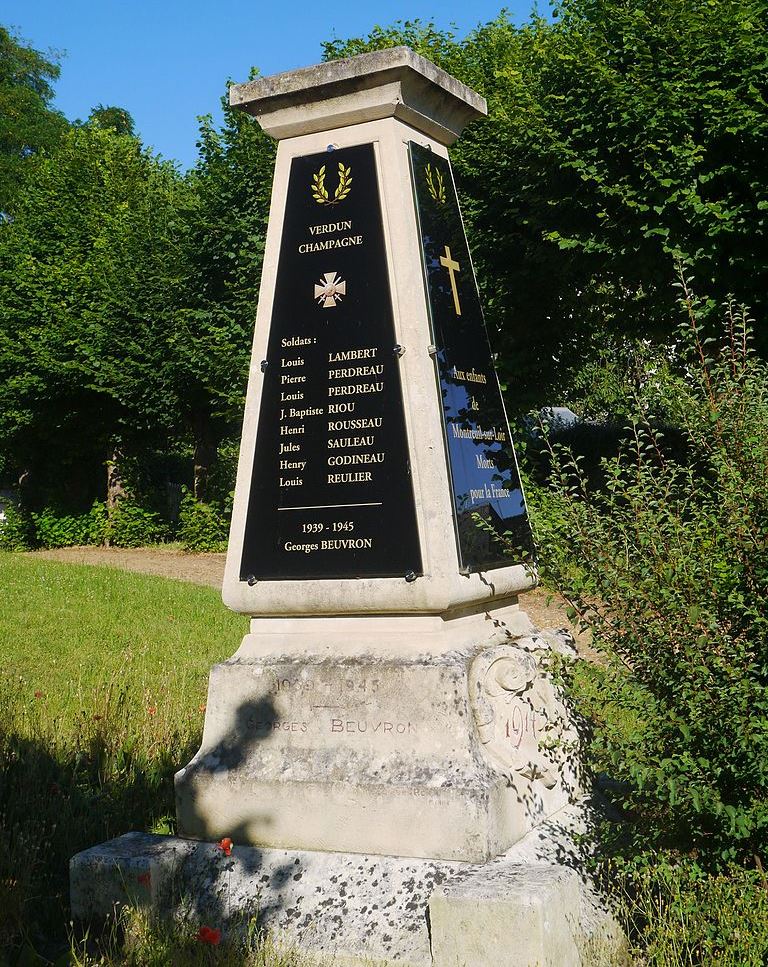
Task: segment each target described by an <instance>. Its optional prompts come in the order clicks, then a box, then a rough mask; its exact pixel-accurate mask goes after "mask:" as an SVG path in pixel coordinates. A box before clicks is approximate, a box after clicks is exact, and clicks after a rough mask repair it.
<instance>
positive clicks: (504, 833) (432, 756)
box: [176, 609, 578, 863]
mask: <svg viewBox="0 0 768 967" xmlns="http://www.w3.org/2000/svg"><path fill="white" fill-rule="evenodd" d="M349 620H350V623H351V625H352V627H351V628H349V633H348V634H346V635H344V637H343V640H344V649H343V650H344V653H343V654H339V653H338V649H337V650H336V652H335V653H332V652H330V651H328V650H326V651H323V650H322V647H321V641H322V637H321V635H322V630H321V629H320V628H318V632H317V634H318V637H317V638H314V639H313V638H312V637H311V636H309V637H307V636H308V632H307V630H304V631H303V633H302V635H301V639H302V644H303V652H302V653H297V650H296V649H295V648H292V647H291V635H290V634H284V635H281V634H280V633H279V630H278V629H274V630H268V629H264V628H263V627H262V628H261V629H260V630H259V632H258V633H255V634H252V635H250V636H248V637H247V638H246V640H245V642H244V643H243V646H242V647H241V649H240V650H239V651H238V652H237V654H236V655H235V656H234V657H233V658H232V659H231V660H230V661H228V662H225V663H223V664H221V665H217V666H216V667H215V668H214V669H213V671H212V673H211V681H210V691H209V699H208V705H207V710H206V724H205V734H204V737H203V745H202V748H201V750H200V752H199V753H198V754H197V756H196V757H195V758H194V759H193V760H192V762H191V763H190V764H189V765H188V766H187V767H186V768H185V769H183V770H182V771H181V772H180V773H179V774H178V775H177V780H176V781H177V792H178V817H179V828H180V832H181V833H182V834H183V835H185V836H194V837H198V838H200V839H209V840H211V839H214V840H215V839H219V838H221V837H223V836H231V837H232V838H233V839H234V840H236V841H237V842H248V843H254V844H257V843H260V844H264V845H270V846H277V847H285V848H293V849H314V850H317V849H324V850H336V851H340V852H360V853H366V852H373V853H381V854H386V855H397V856H421V857H430V858H439V859H446V860H462V861H467V862H474V863H479V862H484V861H486V860H488V859H490V858H491V857H493V856H496V855H497V854H499V853H501V852H503V851H504V850H505V849H507V848H508V847H509V846H510V845H511V844H512V843H514V842H515V841H516V840H517V839H519V838H520V837H521V836H523V835H525V833H527V832H528V830H530V829H531V828H532V827H533V826H535V825H536V824H537V823H539V822H541V821H542V819H544V818H545V817H546V816H548V815H551V814H552V813H554V812H556V811H557V810H559V809H561V808H562V807H563V806H565V805H566V804H567V803H568V801H569V799H570V798H571V797H572V796H573V794H574V793H575V791H576V789H577V787H578V781H577V772H576V763H575V760H576V755H575V752H576V745H577V736H576V734H575V731H574V730H573V728H572V727H571V725H570V723H569V719H568V715H567V712H566V709H565V708H564V707H563V705H562V703H561V702H560V701H559V699H558V697H557V695H556V693H555V689H554V687H553V685H552V683H551V680H550V678H549V676H548V674H547V669H548V666H549V664H550V663H551V662H550V660H551V656H552V643H551V640H550V641H548V640H547V639H546V638H545V637H543V636H542V635H540V634H536V633H533V630H532V629H530V628H528V629H526V630H527V631H528V633H527V634H526V635H524V636H523V637H520V632H521V631H523V630H524V629H525V625H526V621H525V616H524V615H522V614H521V613H520V612H518V611H516V610H514V609H511V610H510V611H509V612H507V613H506V616H502V615H497V617H496V619H495V620H490V619H486V620H484V621H483V622H479V621H474V620H470V621H469V622H467V623H463V622H462V621H460V620H459V621H458V622H457V623H458V624H459V626H460V627H456V628H450V629H446V628H443V627H440V626H441V624H443V622H442V621H441V620H440V619H436V620H435V622H434V623H433V624H434V632H433V634H434V637H435V639H436V642H438V643H439V644H440V645H441V646H442V648H443V650H442V651H440V650H436V649H430V647H429V645H430V636H429V635H428V634H425V635H424V636H423V637H422V638H418V637H416V638H414V639H413V640H411V642H410V645H411V651H410V653H408V654H403V653H402V652H400V653H395V652H394V650H393V649H390V648H387V646H386V645H387V622H386V621H382V622H381V626H382V627H381V629H380V632H379V633H378V634H377V645H378V647H377V649H376V650H375V651H374V650H373V649H372V648H370V645H368V647H366V642H365V641H363V642H359V641H358V640H357V639H356V638H355V634H354V630H355V625H357V624H359V622H358V621H357V620H356V619H349ZM404 620H405V621H406V622H407V619H404ZM344 621H345V619H337V620H336V621H335V622H333V624H334V627H335V628H336V630H337V632H338V631H339V630H344ZM276 623H277V624H278V625H279V624H280V622H279V621H278V622H276ZM294 623H295V622H294ZM315 624H316V625H317V624H320V623H319V622H316V623H315ZM416 624H417V629H416V630H418V623H416ZM462 624H465V626H464V627H461V625H462ZM339 626H341V629H340V628H339ZM371 630H373V629H371ZM396 630H397V633H398V635H403V633H404V632H403V630H402V629H399V628H397V629H396ZM401 644H402V642H401ZM555 644H557V643H556V642H555ZM446 646H449V647H447V648H446ZM257 648H258V649H260V650H262V652H267V653H266V654H264V653H262V654H261V655H255V654H254V653H253V651H254V650H255V649H257Z"/></svg>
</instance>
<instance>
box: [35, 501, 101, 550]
mask: <svg viewBox="0 0 768 967" xmlns="http://www.w3.org/2000/svg"><path fill="white" fill-rule="evenodd" d="M32 520H33V521H34V525H35V536H36V543H37V544H38V545H39V546H40V547H75V546H78V545H83V544H100V543H101V542H102V540H103V536H104V521H105V510H104V505H103V504H99V503H98V502H95V503H94V505H93V507H92V508H91V509H90V511H88V513H87V514H79V515H73V514H61V513H58V512H57V511H56V510H54V509H53V508H51V507H44V508H43V509H42V510H41V511H40V512H39V513H33V514H32Z"/></svg>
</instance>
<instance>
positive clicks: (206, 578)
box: [30, 547, 226, 588]
mask: <svg viewBox="0 0 768 967" xmlns="http://www.w3.org/2000/svg"><path fill="white" fill-rule="evenodd" d="M30 555H31V556H33V557H42V558H45V559H46V560H49V561H65V562H69V563H70V564H96V565H100V566H103V567H114V568H118V569H119V570H122V571H138V572H140V573H141V574H157V575H158V576H159V577H164V578H176V580H177V581H189V582H190V583H191V584H205V585H207V586H208V587H211V588H220V587H221V582H222V581H223V579H224V560H225V558H226V554H186V553H185V552H184V551H179V550H176V549H175V548H164V547H136V548H121V547H62V548H58V549H56V550H52V551H31V552H30Z"/></svg>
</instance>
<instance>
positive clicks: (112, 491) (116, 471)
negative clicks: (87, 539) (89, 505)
mask: <svg viewBox="0 0 768 967" xmlns="http://www.w3.org/2000/svg"><path fill="white" fill-rule="evenodd" d="M122 459H123V454H122V452H121V450H120V448H119V447H117V446H114V447H112V449H111V451H110V454H109V456H108V457H107V463H106V467H107V527H106V530H105V532H104V546H105V547H109V546H110V544H111V540H110V526H109V525H110V521H111V520H112V517H113V515H114V513H115V507H116V506H117V502H118V500H120V498H121V497H122V496H124V494H125V483H124V482H123V478H122V475H121V473H120V463H121V461H122Z"/></svg>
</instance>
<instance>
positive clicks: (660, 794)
mask: <svg viewBox="0 0 768 967" xmlns="http://www.w3.org/2000/svg"><path fill="white" fill-rule="evenodd" d="M683 303H684V306H685V309H686V313H687V316H686V322H685V324H684V326H683V328H682V330H681V337H680V342H679V343H678V346H679V348H678V350H677V356H676V359H675V360H673V365H672V366H671V368H670V369H669V370H667V371H664V372H659V373H658V374H656V377H655V378H654V379H649V381H648V389H647V392H646V393H645V395H644V397H643V398H642V399H641V400H640V401H639V408H638V412H637V415H636V417H635V421H634V423H633V426H632V427H631V429H630V433H629V441H628V443H627V444H626V446H625V447H624V450H623V452H622V453H621V454H620V455H619V456H618V457H616V458H614V459H606V460H604V461H603V464H602V469H603V474H604V479H603V482H602V486H601V487H599V488H598V487H596V486H595V485H594V484H591V483H590V482H589V480H588V479H587V477H586V475H585V474H584V473H583V472H582V469H581V466H580V464H579V462H578V460H574V459H573V458H572V457H571V456H569V454H568V451H567V450H563V449H559V448H557V447H553V454H552V480H551V491H550V492H549V493H547V494H545V495H544V500H543V501H538V502H539V504H540V510H541V511H542V513H540V514H539V516H538V528H539V537H540V541H541V544H542V557H543V560H544V562H545V565H546V567H547V569H548V572H549V575H550V577H551V579H553V580H554V581H555V582H556V583H557V584H558V585H559V586H560V588H561V589H562V590H563V592H564V593H565V595H566V597H567V598H568V599H569V600H570V601H571V602H572V605H573V609H574V612H575V614H577V615H578V616H579V618H580V619H581V620H582V621H584V622H585V623H586V624H588V625H589V626H590V627H591V628H592V631H593V634H594V643H595V645H596V647H597V648H598V649H600V650H601V651H602V655H603V660H602V661H601V662H600V663H597V664H590V665H586V664H582V665H581V666H580V667H579V668H578V669H577V670H576V671H574V681H573V685H574V690H575V693H576V695H577V698H578V700H579V702H580V704H581V707H582V710H583V711H584V712H586V714H587V715H588V716H589V717H590V718H591V719H592V721H593V722H594V734H593V737H592V740H591V742H590V746H589V750H588V754H589V756H590V759H591V762H592V765H593V766H594V768H595V769H596V770H597V771H599V772H604V773H608V774H609V775H610V776H611V777H612V779H613V780H615V781H614V783H612V792H611V796H612V798H613V799H614V800H615V802H616V803H617V805H619V806H620V807H622V808H623V810H624V813H625V815H627V816H628V817H631V819H632V820H633V822H632V823H631V824H630V825H629V826H628V827H627V829H626V830H625V832H626V833H627V835H628V837H629V840H630V843H629V845H627V844H626V842H625V843H624V844H621V843H619V844H615V845H617V848H619V849H622V848H623V849H624V851H625V853H624V855H635V854H636V853H638V852H640V853H642V852H648V851H649V850H650V851H652V850H653V849H658V848H668V849H671V850H674V851H676V852H678V853H679V852H683V853H687V854H690V855H692V856H695V857H696V858H697V861H698V863H699V865H700V866H701V867H702V868H704V867H710V868H713V869H716V868H718V866H720V865H721V864H725V863H730V862H741V863H744V864H749V863H754V859H753V857H755V856H758V857H759V856H761V855H764V853H765V850H766V848H767V847H768V635H767V634H766V630H767V628H768V366H767V365H766V363H765V362H764V361H763V360H761V359H759V358H757V357H756V356H755V355H754V353H753V352H752V350H751V348H750V338H751V334H750V326H749V320H748V319H747V317H746V314H745V313H744V312H743V311H737V310H736V309H735V308H734V307H733V306H730V305H729V306H728V307H727V312H726V320H725V331H724V333H723V334H722V335H721V336H720V337H718V338H717V339H715V338H714V337H713V336H706V337H705V335H704V332H703V331H702V322H701V320H700V318H698V317H699V316H700V315H701V303H698V302H697V301H696V299H695V298H694V297H693V296H692V294H691V293H690V291H689V289H688V288H687V285H686V284H685V282H684V283H683ZM659 414H661V415H662V417H663V419H664V420H665V422H666V421H669V422H670V423H671V424H672V425H674V426H677V427H679V428H680V430H681V432H682V433H683V434H684V436H685V438H686V444H687V449H686V450H685V453H686V454H687V457H686V459H685V460H683V459H681V457H680V451H679V449H678V448H677V447H676V448H675V450H676V453H677V457H676V458H672V457H670V456H669V454H668V452H666V449H665V441H664V439H663V438H662V437H661V435H660V434H659V433H658V432H656V431H655V430H654V429H653V425H654V416H657V415H659ZM537 500H538V498H537V495H536V494H535V493H534V494H533V501H532V502H533V505H534V510H535V505H536V503H537ZM627 851H628V852H627Z"/></svg>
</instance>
